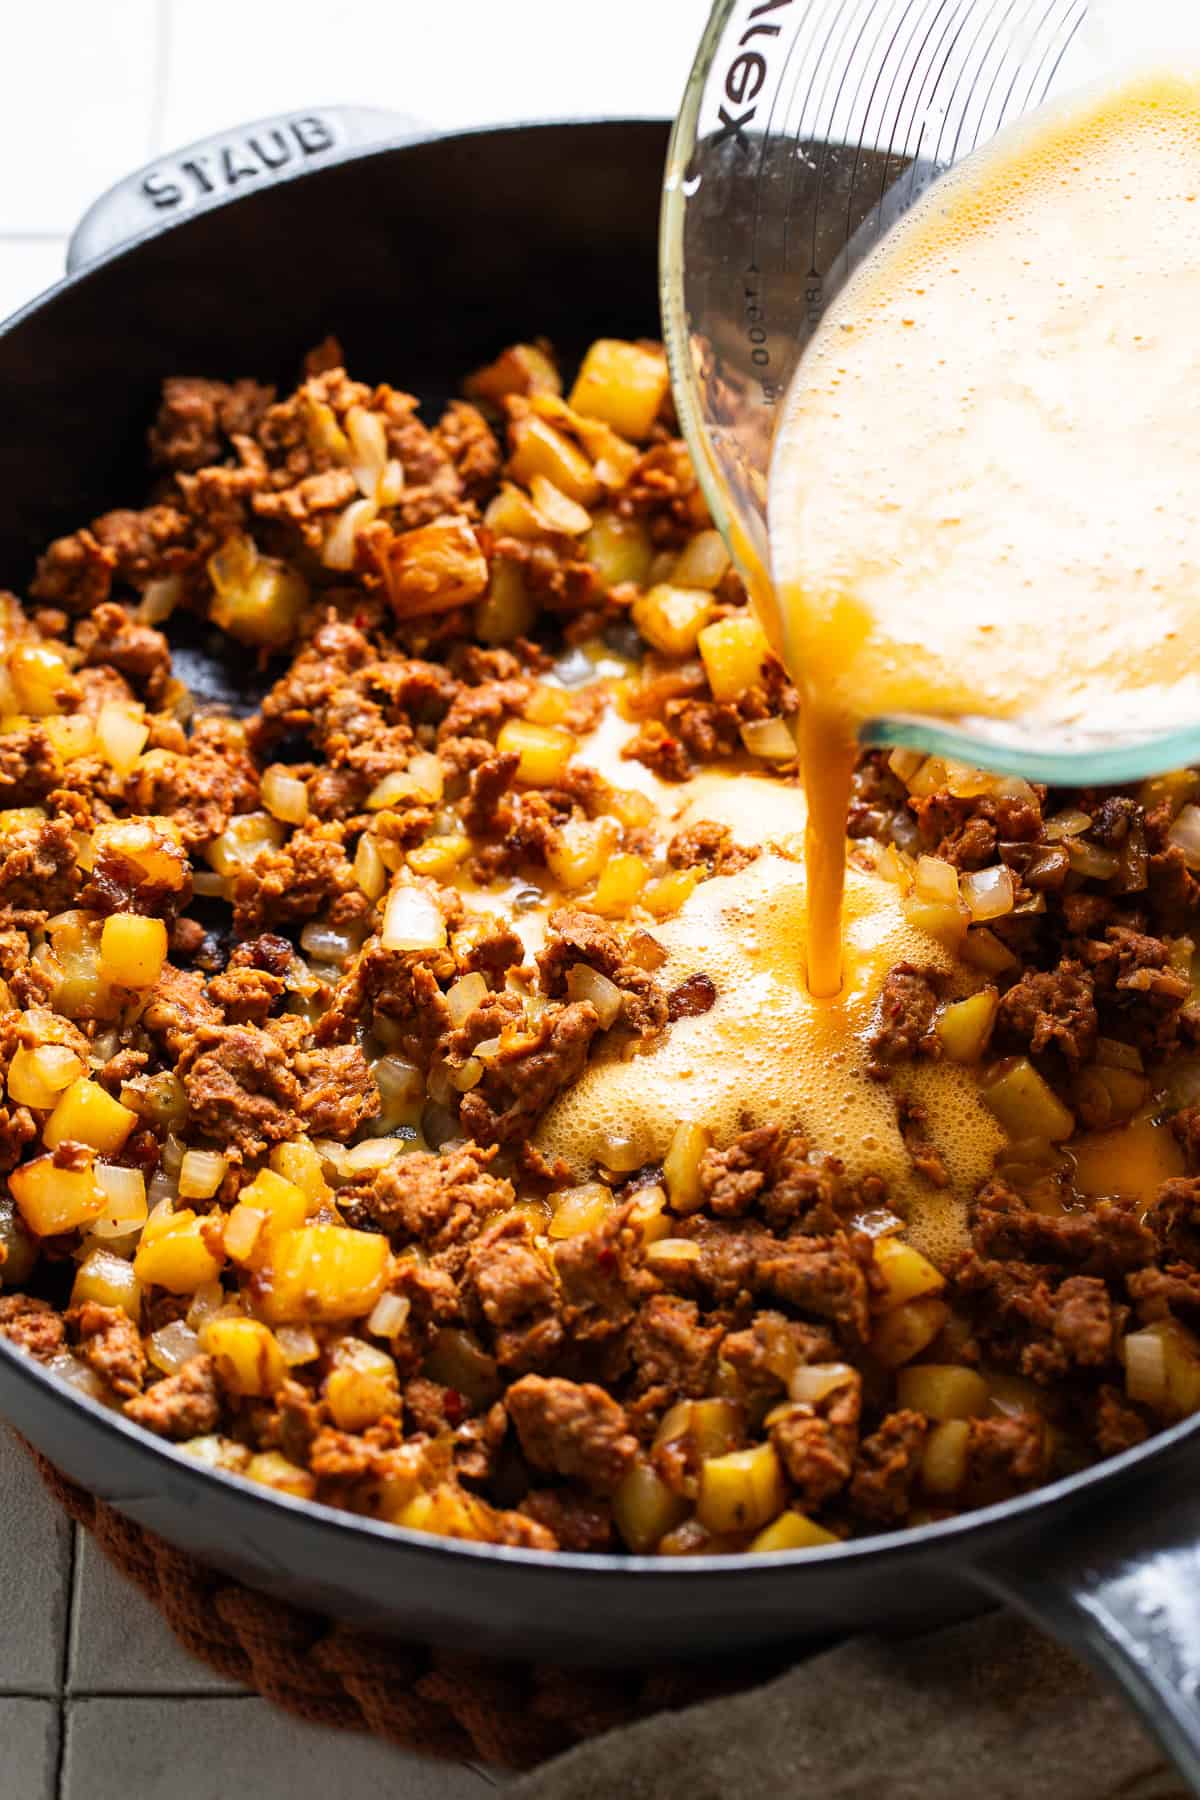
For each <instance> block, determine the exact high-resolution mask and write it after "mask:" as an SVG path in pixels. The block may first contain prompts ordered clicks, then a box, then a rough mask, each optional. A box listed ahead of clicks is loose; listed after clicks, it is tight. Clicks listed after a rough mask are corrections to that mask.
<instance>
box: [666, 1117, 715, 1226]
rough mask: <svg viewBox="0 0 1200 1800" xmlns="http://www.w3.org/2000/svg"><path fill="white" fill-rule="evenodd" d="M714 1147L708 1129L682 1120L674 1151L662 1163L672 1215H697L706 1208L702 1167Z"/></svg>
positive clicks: (675, 1137)
mask: <svg viewBox="0 0 1200 1800" xmlns="http://www.w3.org/2000/svg"><path fill="white" fill-rule="evenodd" d="M711 1146H712V1133H711V1132H710V1131H709V1129H708V1127H707V1126H706V1125H697V1124H695V1123H693V1122H692V1121H690V1120H688V1119H683V1120H681V1121H680V1123H679V1124H678V1125H677V1126H676V1127H675V1132H674V1135H673V1136H672V1138H671V1147H670V1149H669V1150H668V1151H667V1154H666V1158H665V1159H664V1162H663V1179H664V1180H665V1182H666V1184H667V1198H668V1199H669V1200H670V1202H671V1209H672V1211H674V1212H677V1213H692V1212H697V1211H698V1210H699V1208H700V1207H701V1206H702V1205H703V1204H704V1197H703V1195H702V1193H701V1191H700V1164H701V1163H702V1162H703V1160H704V1154H705V1152H706V1151H707V1150H709V1149H710V1148H711Z"/></svg>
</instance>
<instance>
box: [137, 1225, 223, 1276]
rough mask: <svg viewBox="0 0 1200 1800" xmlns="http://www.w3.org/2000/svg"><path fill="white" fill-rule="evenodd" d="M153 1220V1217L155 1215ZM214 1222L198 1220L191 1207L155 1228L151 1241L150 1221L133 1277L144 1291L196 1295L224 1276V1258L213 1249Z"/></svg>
mask: <svg viewBox="0 0 1200 1800" xmlns="http://www.w3.org/2000/svg"><path fill="white" fill-rule="evenodd" d="M152 1217H153V1215H152ZM212 1227H213V1222H212V1221H210V1220H208V1219H198V1218H197V1217H196V1215H195V1213H194V1212H193V1211H192V1210H191V1208H190V1207H185V1208H184V1209H183V1211H181V1212H177V1213H172V1214H171V1215H170V1216H169V1217H168V1218H166V1219H165V1220H164V1221H163V1222H162V1225H161V1227H158V1226H156V1228H155V1229H154V1231H153V1233H152V1235H151V1236H150V1241H149V1242H147V1233H148V1232H149V1231H150V1221H149V1220H147V1223H146V1226H145V1227H144V1228H143V1230H142V1241H141V1243H140V1244H139V1245H138V1251H137V1255H136V1256H135V1257H134V1259H133V1267H134V1273H135V1274H136V1275H137V1278H138V1280H139V1281H140V1282H141V1283H142V1285H143V1286H144V1287H163V1288H166V1290H167V1292H168V1293H170V1294H194V1293H195V1292H196V1289H197V1288H202V1287H204V1286H205V1284H206V1283H207V1282H210V1281H215V1280H216V1279H217V1276H218V1275H219V1274H220V1273H221V1258H220V1257H218V1256H216V1255H215V1254H214V1253H213V1250H212V1248H211V1247H210V1246H211V1242H212V1239H213V1238H214V1237H215V1235H216V1234H215V1232H214V1230H213V1228H212Z"/></svg>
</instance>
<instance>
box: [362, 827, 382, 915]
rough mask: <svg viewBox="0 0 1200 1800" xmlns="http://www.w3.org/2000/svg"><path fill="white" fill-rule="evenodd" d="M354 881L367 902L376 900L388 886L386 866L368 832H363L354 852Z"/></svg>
mask: <svg viewBox="0 0 1200 1800" xmlns="http://www.w3.org/2000/svg"><path fill="white" fill-rule="evenodd" d="M354 879H355V881H356V882H357V883H358V885H359V887H360V888H361V889H362V891H363V893H364V894H365V895H366V896H367V899H368V900H378V899H379V898H380V896H381V895H382V893H383V890H384V889H385V888H386V886H387V884H388V871H387V864H386V863H385V862H384V860H383V857H382V856H381V855H380V853H379V845H378V844H377V843H376V841H375V839H374V838H373V837H372V836H371V834H370V832H369V831H364V832H363V834H362V836H361V837H360V838H359V840H358V848H357V850H356V851H355V852H354Z"/></svg>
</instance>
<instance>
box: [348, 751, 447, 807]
mask: <svg viewBox="0 0 1200 1800" xmlns="http://www.w3.org/2000/svg"><path fill="white" fill-rule="evenodd" d="M445 785H446V778H445V773H444V771H443V769H442V765H441V761H440V760H439V758H438V757H437V756H435V755H434V753H433V752H432V751H431V750H418V751H417V752H416V754H415V755H414V756H410V757H409V759H408V767H407V768H404V769H392V770H391V771H390V772H389V773H388V774H387V775H384V776H383V777H382V778H381V779H380V780H379V781H377V782H376V783H375V786H374V787H373V788H372V789H371V791H370V793H369V794H368V795H367V805H368V806H369V807H370V808H371V811H372V812H381V811H382V810H383V809H384V807H388V806H397V805H399V804H400V803H401V802H402V801H405V802H406V801H409V800H416V801H419V802H420V804H421V805H423V806H432V805H433V804H434V802H435V801H437V800H440V799H441V797H442V793H443V791H444V789H445Z"/></svg>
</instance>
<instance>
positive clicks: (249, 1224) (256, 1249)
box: [224, 1201, 268, 1269]
mask: <svg viewBox="0 0 1200 1800" xmlns="http://www.w3.org/2000/svg"><path fill="white" fill-rule="evenodd" d="M266 1223H267V1215H266V1213H263V1212H259V1211H258V1209H257V1208H256V1207H253V1206H243V1205H242V1203H241V1201H239V1202H238V1204H237V1205H236V1206H235V1207H234V1208H233V1209H232V1211H231V1212H230V1213H229V1215H228V1217H227V1218H226V1220H225V1239H224V1242H225V1254H226V1256H228V1257H229V1258H230V1259H231V1261H233V1262H235V1263H240V1264H241V1265H242V1267H243V1268H246V1269H250V1268H254V1267H255V1266H256V1265H261V1264H262V1263H265V1262H266V1260H267V1241H268V1240H267V1234H266V1232H265V1231H264V1229H263V1227H264V1226H265V1225H266Z"/></svg>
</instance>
